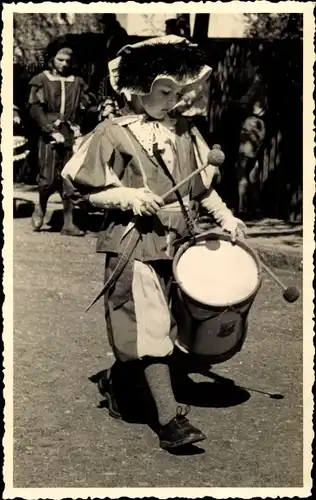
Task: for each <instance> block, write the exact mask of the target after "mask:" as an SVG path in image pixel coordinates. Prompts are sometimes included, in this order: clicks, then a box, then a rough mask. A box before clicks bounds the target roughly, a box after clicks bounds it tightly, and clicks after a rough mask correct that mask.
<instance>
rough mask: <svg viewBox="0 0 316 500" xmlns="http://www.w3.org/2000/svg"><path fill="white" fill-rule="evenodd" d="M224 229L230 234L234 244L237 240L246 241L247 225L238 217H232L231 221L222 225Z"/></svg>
mask: <svg viewBox="0 0 316 500" xmlns="http://www.w3.org/2000/svg"><path fill="white" fill-rule="evenodd" d="M222 229H223V230H224V231H227V232H228V233H230V236H231V240H232V242H235V241H236V238H240V239H244V238H245V236H246V234H247V226H246V224H245V223H244V222H243V221H242V220H240V219H238V218H237V217H232V218H231V219H229V221H226V222H225V224H223V225H222Z"/></svg>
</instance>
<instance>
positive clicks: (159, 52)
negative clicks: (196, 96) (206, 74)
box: [118, 42, 207, 93]
mask: <svg viewBox="0 0 316 500" xmlns="http://www.w3.org/2000/svg"><path fill="white" fill-rule="evenodd" d="M205 64H207V55H206V54H205V52H203V51H202V50H201V49H200V48H198V47H195V46H190V45H188V44H187V43H186V42H180V43H177V44H174V43H168V44H162V43H161V44H160V43H159V44H156V45H144V46H143V47H138V48H137V49H133V48H131V49H129V50H127V51H126V52H123V53H122V54H121V62H120V65H119V68H118V87H119V88H120V89H123V88H127V89H134V90H139V91H142V92H145V93H147V92H149V91H150V87H151V84H152V82H153V81H154V79H155V78H156V76H158V75H172V76H175V77H177V78H180V79H181V78H182V77H184V76H190V77H192V78H194V77H195V76H197V75H198V74H199V72H200V70H201V69H202V67H203V66H205Z"/></svg>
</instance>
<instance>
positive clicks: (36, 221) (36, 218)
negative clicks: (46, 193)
mask: <svg viewBox="0 0 316 500" xmlns="http://www.w3.org/2000/svg"><path fill="white" fill-rule="evenodd" d="M44 216H45V213H44V211H43V210H42V207H41V206H40V205H39V204H37V205H35V208H34V212H33V214H32V219H31V223H32V226H33V229H34V231H39V230H40V229H41V227H42V225H43V222H44Z"/></svg>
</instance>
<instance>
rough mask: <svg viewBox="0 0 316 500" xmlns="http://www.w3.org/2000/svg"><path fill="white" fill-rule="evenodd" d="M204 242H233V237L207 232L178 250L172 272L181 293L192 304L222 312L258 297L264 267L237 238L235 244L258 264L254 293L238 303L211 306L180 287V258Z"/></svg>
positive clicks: (255, 255) (212, 231)
mask: <svg viewBox="0 0 316 500" xmlns="http://www.w3.org/2000/svg"><path fill="white" fill-rule="evenodd" d="M203 240H206V241H207V240H224V241H231V237H230V235H228V234H225V233H217V232H214V230H213V229H212V230H209V231H206V232H204V233H200V234H199V235H197V236H196V238H195V241H192V240H191V241H187V242H185V243H184V244H183V245H181V246H180V247H179V248H178V250H177V251H176V254H175V256H174V259H173V262H172V271H173V276H174V278H175V281H176V284H177V285H178V286H179V288H180V289H181V291H182V292H183V293H184V294H185V296H186V297H187V298H188V299H189V300H190V301H191V302H194V303H195V304H201V305H203V306H208V307H210V308H214V309H216V310H221V309H225V308H228V307H233V306H239V305H240V304H245V303H247V302H248V301H249V300H250V299H252V298H253V297H255V296H256V294H257V292H258V290H259V288H260V286H261V283H262V277H261V273H262V266H261V262H260V259H259V257H258V255H257V253H256V251H255V250H254V249H253V248H251V247H249V245H247V244H246V243H245V242H244V241H242V240H241V239H239V238H236V240H235V244H236V245H238V246H239V247H241V248H242V249H243V250H245V251H246V252H248V253H249V254H250V255H251V256H252V257H253V258H254V260H255V262H256V265H257V268H258V283H257V285H256V287H255V288H254V289H253V291H252V292H251V293H250V294H248V295H247V296H246V297H244V298H243V299H241V300H239V301H237V302H226V303H225V304H221V305H219V304H217V305H215V304H210V303H209V302H204V301H203V300H197V299H196V298H194V297H191V295H190V294H189V292H188V291H187V290H186V288H185V287H183V286H182V285H180V281H179V276H178V273H177V269H176V267H177V263H178V261H179V259H180V257H181V256H182V255H183V254H184V252H185V251H186V250H187V249H188V248H189V247H191V246H194V244H195V243H196V242H200V241H203Z"/></svg>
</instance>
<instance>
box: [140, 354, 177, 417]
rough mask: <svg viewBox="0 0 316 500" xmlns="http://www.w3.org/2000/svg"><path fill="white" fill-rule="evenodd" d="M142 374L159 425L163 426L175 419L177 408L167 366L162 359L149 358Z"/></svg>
mask: <svg viewBox="0 0 316 500" xmlns="http://www.w3.org/2000/svg"><path fill="white" fill-rule="evenodd" d="M144 372H145V377H146V380H147V384H148V386H149V389H150V392H151V394H152V397H153V399H154V401H155V404H156V407H157V413H158V420H159V423H160V425H165V424H167V423H168V422H170V420H172V419H173V417H175V415H176V411H177V407H178V406H179V405H178V403H177V401H176V399H175V397H174V394H173V390H172V385H171V379H170V370H169V366H168V364H167V363H166V362H164V360H163V359H161V360H157V359H156V358H154V359H153V358H149V359H148V360H146V362H145V366H144Z"/></svg>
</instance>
